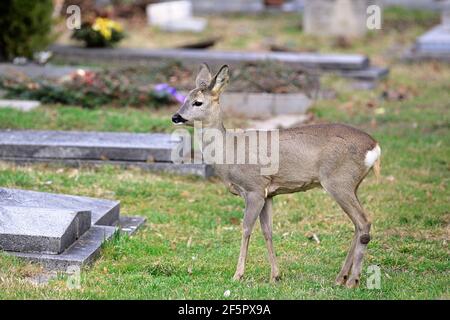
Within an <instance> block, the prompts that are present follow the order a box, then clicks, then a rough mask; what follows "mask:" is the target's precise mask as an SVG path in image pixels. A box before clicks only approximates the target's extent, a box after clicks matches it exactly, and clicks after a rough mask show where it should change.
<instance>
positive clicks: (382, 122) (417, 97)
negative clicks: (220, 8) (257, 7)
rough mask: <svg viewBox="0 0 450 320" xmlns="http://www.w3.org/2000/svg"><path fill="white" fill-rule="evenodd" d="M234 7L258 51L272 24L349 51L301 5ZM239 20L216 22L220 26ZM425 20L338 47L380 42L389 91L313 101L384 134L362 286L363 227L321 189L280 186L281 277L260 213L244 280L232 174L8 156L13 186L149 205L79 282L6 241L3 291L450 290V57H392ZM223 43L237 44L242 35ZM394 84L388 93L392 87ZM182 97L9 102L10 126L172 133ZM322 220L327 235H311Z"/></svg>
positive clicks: (286, 295) (209, 294)
mask: <svg viewBox="0 0 450 320" xmlns="http://www.w3.org/2000/svg"><path fill="white" fill-rule="evenodd" d="M389 14H390V15H391V17H389V16H388V17H387V18H388V19H387V21H388V22H389V21H391V23H392V22H395V21H397V20H396V19H397V17H398V16H399V15H400V16H403V17H406V18H407V19H409V20H411V21H412V23H413V24H414V21H417V19H419V18H420V19H422V20H421V21H422V22H423V24H426V22H427V21H429V19H430V16H427V15H423V16H421V15H420V14H419V13H417V12H416V13H413V14H411V13H409V15H408V14H407V15H404V13H401V14H399V13H398V12H396V11H391V12H390V13H389ZM406 18H405V19H406ZM432 18H433V19H435V18H436V15H433V16H432ZM230 19H231V20H230V21H231V22H230V26H231V27H232V30H235V29H236V28H237V29H240V30H241V33H242V34H240V37H238V38H239V39H240V40H239V39H238V40H239V41H241V40H242V37H244V40H245V41H244V40H242V41H243V44H242V45H243V49H246V50H247V49H253V48H254V44H256V43H258V44H261V41H262V39H264V37H268V36H270V35H271V34H272V33H270V32H269V33H268V34H267V32H268V30H272V32H273V33H274V34H280V35H281V36H280V38H279V39H278V40H279V43H280V44H285V45H292V47H293V48H297V49H304V48H308V47H309V46H313V47H320V48H321V49H323V51H335V50H336V47H335V46H333V44H332V43H327V40H326V39H325V40H320V41H319V40H316V39H313V38H309V37H306V36H304V35H302V34H301V30H299V29H297V28H294V25H295V24H296V23H297V17H296V16H294V15H287V16H279V17H278V18H277V16H271V19H272V20H270V19H267V17H264V16H262V17H261V16H255V17H254V18H251V19H248V17H239V16H235V17H232V18H230ZM389 19H390V20H389ZM420 19H419V20H420ZM210 21H212V20H211V19H210ZM226 21H228V20H226V19H222V20H220V19H219V20H216V21H215V22H214V21H213V22H212V23H213V24H215V25H218V26H220V25H221V24H223V23H225V22H226ZM262 21H264V22H265V23H264V24H261V27H260V28H258V29H257V30H258V32H255V33H252V34H250V33H249V32H250V31H249V32H247V31H246V30H252V29H251V28H250V29H249V28H247V27H248V25H251V24H252V23H256V22H257V23H259V22H262ZM411 21H410V22H411ZM269 22H270V23H269ZM410 24H411V23H410ZM423 24H421V25H419V26H418V27H412V28H408V29H407V30H406V31H404V32H403V31H402V32H403V33H402V32H399V31H395V30H394V31H388V30H387V31H385V32H384V33H383V35H377V34H370V35H368V37H366V38H364V39H363V40H360V41H358V42H356V43H354V44H352V45H351V46H350V47H349V48H347V49H345V48H343V49H338V50H340V51H348V52H363V53H367V54H370V56H371V58H372V60H373V61H375V62H376V63H381V64H391V65H390V66H391V74H390V76H389V79H388V80H386V81H385V82H384V83H382V84H381V85H380V86H379V87H378V88H377V89H376V90H373V91H355V90H352V88H351V87H350V86H349V83H347V82H345V81H343V80H340V79H336V78H332V77H329V78H327V79H324V86H329V87H330V88H331V89H334V90H335V91H336V92H337V95H336V97H335V98H333V99H328V100H320V101H318V102H316V103H315V105H314V107H313V108H312V112H313V113H314V115H315V120H316V121H317V122H326V121H329V122H344V123H348V124H351V125H354V126H356V127H358V128H361V129H364V130H366V131H368V132H369V133H371V134H372V135H373V136H374V137H375V138H376V139H377V140H378V141H379V143H380V145H381V148H382V177H381V180H380V182H379V183H378V184H377V183H376V181H375V178H374V176H373V175H372V174H370V175H369V176H368V178H367V179H366V180H365V181H364V183H363V184H362V186H361V188H360V190H359V196H360V199H361V201H362V203H363V205H364V207H365V208H366V210H367V211H368V212H369V213H370V216H371V219H372V221H373V227H372V238H373V240H372V241H371V242H370V244H369V246H368V253H367V256H366V260H365V265H364V269H363V270H364V272H363V275H362V279H361V280H362V281H361V284H362V285H361V287H360V288H358V289H355V290H349V289H345V288H341V287H336V286H335V285H334V279H335V277H336V275H337V273H338V272H339V270H340V267H341V264H342V262H343V260H344V258H345V254H346V251H347V249H348V247H349V246H350V241H351V239H352V236H353V226H352V224H351V222H350V220H349V219H348V218H347V216H346V215H345V214H344V213H343V212H342V211H341V209H340V208H339V207H338V206H337V204H336V203H334V202H333V201H332V200H331V198H330V197H329V196H328V195H327V194H325V193H324V192H323V191H322V190H320V189H315V190H311V191H308V192H307V193H297V194H291V195H284V196H279V197H277V198H276V199H275V203H274V212H275V216H274V245H275V250H276V253H277V256H278V260H279V266H280V270H281V272H282V280H281V281H279V282H278V283H275V284H272V283H269V274H270V267H269V264H268V261H267V253H266V249H265V244H264V239H263V237H262V235H261V232H260V230H259V226H258V225H257V226H256V227H255V230H254V235H253V237H252V240H251V242H250V249H249V258H248V262H247V269H246V275H245V277H244V279H243V281H242V282H240V283H236V282H233V281H232V280H231V278H232V276H233V274H234V271H235V266H236V262H237V257H238V254H239V246H240V237H241V230H240V223H241V218H242V212H243V207H244V204H243V201H242V200H241V199H240V198H238V197H235V196H233V195H231V194H230V193H228V191H226V189H225V187H224V186H223V185H222V184H221V183H220V182H219V181H217V180H215V179H211V180H203V179H200V178H195V177H179V176H172V175H168V174H161V175H156V174H152V173H149V172H145V171H141V170H138V169H119V168H116V167H102V168H97V169H94V168H85V167H83V168H78V169H75V168H63V167H58V166H54V165H32V166H25V167H21V166H14V165H12V164H7V163H0V186H5V187H11V188H24V189H33V190H39V191H46V192H61V193H69V194H79V195H86V196H93V197H102V198H110V199H119V200H120V201H121V207H122V213H123V214H125V215H142V216H145V217H146V218H147V224H146V226H145V227H144V228H143V229H141V230H140V231H139V232H138V233H137V234H135V235H134V236H132V237H127V236H118V237H115V238H114V239H113V240H111V241H109V242H108V243H106V244H105V246H104V250H103V254H102V256H101V257H100V259H99V260H97V261H96V262H95V263H94V264H93V265H91V266H90V267H88V268H86V269H84V270H83V272H82V281H81V289H73V290H70V289H69V288H68V287H67V285H66V280H67V278H66V276H64V275H61V276H60V277H58V278H56V279H54V280H52V281H50V283H48V284H47V285H41V286H38V285H34V284H32V283H30V281H29V279H30V278H32V277H35V276H36V275H38V274H39V273H40V272H41V270H40V268H39V267H38V266H36V265H32V264H28V263H25V262H22V261H19V260H17V259H14V258H12V257H10V256H7V255H5V254H0V299H21V298H27V299H36V298H38V299H47V298H70V299H71V298H81V299H119V298H123V299H131V298H138V299H144V298H145V299H185V298H187V299H192V298H199V299H203V298H210V299H220V298H223V297H224V296H223V294H224V292H225V291H226V290H230V291H231V295H230V297H229V299H346V298H348V299H411V298H417V299H449V298H450V293H449V285H450V255H449V253H450V252H449V247H448V241H449V228H450V226H449V224H450V191H449V190H450V185H449V183H450V162H449V159H450V66H449V65H444V64H439V63H426V64H412V65H404V64H401V63H398V62H397V61H395V59H393V55H397V54H398V53H399V52H400V49H399V48H400V47H402V46H405V45H409V44H410V42H411V40H412V39H414V37H415V36H417V35H418V34H420V33H422V32H424V31H425V30H426V28H427V27H426V26H424V25H423ZM227 25H228V24H227ZM243 25H244V27H243ZM245 26H247V27H245ZM269 27H270V28H269ZM400 27H401V25H400ZM233 28H234V29H233ZM222 29H223V30H225V29H226V28H222ZM222 29H221V30H222ZM253 30H254V29H253ZM148 32H150V35H152V36H154V38H152V39H156V40H157V39H160V38H161V37H162V35H161V34H159V33H158V31H156V30H149V31H148ZM230 32H231V33H233V32H234V31H230ZM246 36H248V37H247V38H248V39H245V37H246ZM132 40H133V39H130V40H129V41H131V42H132ZM156 40H155V41H156ZM169 40H170V39H169ZM169 40H168V41H169ZM172 40H173V39H172ZM230 41H232V39H231V40H230ZM236 41H237V40H236ZM223 45H224V48H225V49H230V48H236V47H239V46H240V45H241V44H239V43H232V42H224V44H223ZM399 45H400V47H399ZM221 48H222V47H221V46H219V49H221ZM383 91H386V92H387V94H386V95H387V96H388V97H389V98H388V99H383V98H381V96H382V95H383ZM399 97H401V98H399ZM173 110H174V109H170V110H157V111H155V110H154V109H133V108H122V109H120V108H113V107H104V108H101V109H82V108H79V107H76V106H73V107H67V106H56V105H45V106H42V107H40V108H39V109H37V110H35V111H31V112H28V113H22V112H18V111H13V110H10V109H0V129H12V128H20V129H52V130H55V129H61V130H102V131H133V132H149V131H162V132H170V131H171V130H172V129H173V127H172V124H171V123H170V114H171V113H172V112H173ZM313 233H315V234H317V235H318V237H319V239H320V244H317V243H316V242H315V241H313V240H310V239H309V236H310V235H311V234H313ZM369 265H378V266H379V267H380V268H381V289H379V290H377V289H368V288H367V287H366V279H367V276H368V274H367V267H368V266H369Z"/></svg>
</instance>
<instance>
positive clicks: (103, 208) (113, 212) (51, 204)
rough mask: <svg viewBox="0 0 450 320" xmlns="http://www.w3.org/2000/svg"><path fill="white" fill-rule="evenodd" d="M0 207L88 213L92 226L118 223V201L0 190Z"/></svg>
mask: <svg viewBox="0 0 450 320" xmlns="http://www.w3.org/2000/svg"><path fill="white" fill-rule="evenodd" d="M1 206H20V207H28V208H36V207H38V208H49V209H55V210H73V211H90V212H91V222H92V224H93V225H94V224H95V225H109V226H111V225H115V224H116V223H117V222H118V220H119V210H120V202H118V201H112V200H104V199H96V198H90V197H80V196H71V195H65V194H53V193H46V192H37V191H28V190H18V189H7V188H0V207H1Z"/></svg>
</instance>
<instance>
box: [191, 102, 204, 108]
mask: <svg viewBox="0 0 450 320" xmlns="http://www.w3.org/2000/svg"><path fill="white" fill-rule="evenodd" d="M202 104H203V102H201V101H194V103H193V104H192V105H193V106H195V107H200V106H201V105H202Z"/></svg>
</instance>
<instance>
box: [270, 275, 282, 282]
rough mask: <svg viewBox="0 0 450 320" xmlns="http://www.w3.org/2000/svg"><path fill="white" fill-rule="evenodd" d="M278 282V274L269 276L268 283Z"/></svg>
mask: <svg viewBox="0 0 450 320" xmlns="http://www.w3.org/2000/svg"><path fill="white" fill-rule="evenodd" d="M280 280H281V276H280V275H279V274H272V275H271V276H270V282H273V283H275V282H278V281H280Z"/></svg>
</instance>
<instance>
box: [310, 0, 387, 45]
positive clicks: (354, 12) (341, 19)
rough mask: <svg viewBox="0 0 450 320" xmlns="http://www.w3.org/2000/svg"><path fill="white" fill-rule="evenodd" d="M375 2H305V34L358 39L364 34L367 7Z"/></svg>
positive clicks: (338, 0) (329, 0) (318, 0)
mask: <svg viewBox="0 0 450 320" xmlns="http://www.w3.org/2000/svg"><path fill="white" fill-rule="evenodd" d="M374 4H376V5H380V1H375V0H306V1H305V11H304V15H303V28H304V30H305V33H308V34H313V35H318V36H345V37H360V36H363V35H365V34H366V32H367V31H368V28H367V7H368V6H370V5H374Z"/></svg>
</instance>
